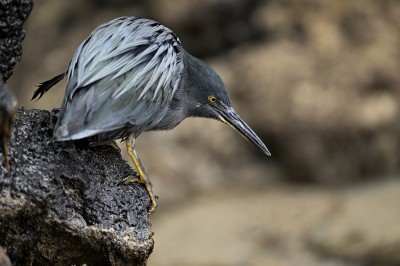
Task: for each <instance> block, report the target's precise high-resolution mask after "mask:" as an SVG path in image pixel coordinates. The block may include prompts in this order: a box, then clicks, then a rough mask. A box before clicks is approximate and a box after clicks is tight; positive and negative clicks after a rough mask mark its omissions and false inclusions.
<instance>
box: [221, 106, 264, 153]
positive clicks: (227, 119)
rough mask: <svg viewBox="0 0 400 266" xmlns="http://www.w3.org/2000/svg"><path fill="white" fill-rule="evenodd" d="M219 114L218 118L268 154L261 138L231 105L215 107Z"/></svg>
mask: <svg viewBox="0 0 400 266" xmlns="http://www.w3.org/2000/svg"><path fill="white" fill-rule="evenodd" d="M215 110H216V111H217V112H218V114H219V119H220V120H221V121H222V122H223V123H225V124H227V125H229V126H230V127H232V128H233V129H235V130H236V131H237V132H239V133H240V135H242V136H243V137H244V138H245V139H247V140H248V141H250V142H251V143H252V144H253V145H254V146H256V147H257V148H258V149H260V150H261V151H262V152H263V153H264V154H266V155H268V156H270V155H271V153H270V152H269V150H268V148H267V147H266V146H265V144H264V143H263V142H262V140H261V139H260V138H259V137H258V136H257V135H256V133H254V131H253V130H252V129H251V128H250V127H249V126H248V125H247V124H246V123H245V122H244V121H243V119H242V118H240V116H239V115H238V114H237V113H236V112H235V110H234V109H233V108H232V107H227V106H224V107H223V108H221V109H220V108H216V109H215Z"/></svg>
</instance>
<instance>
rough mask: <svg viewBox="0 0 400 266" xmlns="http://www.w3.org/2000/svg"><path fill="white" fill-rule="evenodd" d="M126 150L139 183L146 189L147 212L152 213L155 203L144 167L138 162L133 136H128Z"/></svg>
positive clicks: (128, 180)
mask: <svg viewBox="0 0 400 266" xmlns="http://www.w3.org/2000/svg"><path fill="white" fill-rule="evenodd" d="M126 149H127V151H128V154H129V156H130V157H131V160H132V162H133V164H134V165H135V167H136V170H137V172H138V174H139V182H140V183H142V184H143V185H144V187H145V188H146V191H147V194H148V195H149V197H150V202H151V207H150V210H149V212H150V213H152V212H154V211H155V209H156V208H157V202H156V198H155V196H154V193H153V189H152V185H151V182H150V179H149V177H148V176H147V174H146V171H145V169H144V166H143V164H142V162H141V161H140V159H139V156H138V155H137V153H136V150H135V138H134V137H133V135H130V136H129V138H128V140H127V141H126ZM126 181H127V182H128V183H129V182H137V180H131V179H127V180H126Z"/></svg>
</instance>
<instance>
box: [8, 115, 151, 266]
mask: <svg viewBox="0 0 400 266" xmlns="http://www.w3.org/2000/svg"><path fill="white" fill-rule="evenodd" d="M56 113H57V111H52V112H48V111H39V110H30V111H26V110H24V109H21V110H18V111H17V114H16V123H15V125H14V130H13V135H12V139H11V142H10V164H11V173H10V174H6V173H5V172H4V170H1V171H0V213H1V216H0V245H2V246H3V247H5V248H6V250H7V253H8V255H9V256H10V258H11V260H12V261H13V263H15V264H16V265H31V264H34V265H71V264H77V265H82V264H83V263H86V264H88V265H120V264H124V263H125V264H129V265H144V264H145V263H146V261H147V258H148V256H149V255H150V253H151V252H152V248H153V241H152V239H151V236H152V232H151V231H150V224H149V222H148V213H147V206H148V205H149V200H148V196H147V194H146V191H145V190H144V188H143V187H141V186H140V185H138V184H133V185H120V184H119V183H120V181H121V180H123V179H124V178H127V177H131V176H133V175H134V174H135V173H134V171H133V170H132V169H131V168H130V167H129V166H128V164H127V163H126V162H125V161H124V160H123V159H122V158H121V156H120V153H119V151H117V150H115V149H114V148H112V147H96V148H89V147H88V143H87V142H85V141H79V142H78V141H77V142H74V141H69V142H56V141H54V140H53V139H52V129H53V127H54V124H55V122H56Z"/></svg>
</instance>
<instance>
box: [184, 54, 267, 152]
mask: <svg viewBox="0 0 400 266" xmlns="http://www.w3.org/2000/svg"><path fill="white" fill-rule="evenodd" d="M185 68H186V71H185V75H186V77H184V82H185V89H186V91H187V99H188V106H189V107H188V113H189V116H194V117H204V118H211V119H216V120H219V121H221V122H223V123H224V124H227V125H229V126H230V127H232V128H233V129H235V130H236V131H237V132H239V133H240V135H242V136H243V137H244V138H245V139H247V140H248V141H250V142H251V143H252V144H253V145H254V146H256V147H257V148H258V149H260V150H261V151H262V152H263V153H264V154H266V155H271V154H270V152H269V151H268V148H267V147H266V146H265V144H264V143H263V142H262V140H261V139H260V138H259V137H258V136H257V135H256V133H254V131H253V130H252V129H251V128H250V127H249V126H248V125H247V124H246V123H245V122H244V121H243V119H242V118H240V116H239V115H238V114H237V113H236V112H235V110H234V109H233V107H232V101H231V99H230V97H229V93H228V90H227V89H226V87H225V85H224V83H223V82H222V80H221V78H220V77H219V76H218V74H217V73H216V72H215V71H214V70H213V69H212V68H211V67H210V66H208V65H207V64H206V63H204V62H203V61H201V60H200V59H197V58H196V57H193V56H191V55H190V54H189V53H187V52H185Z"/></svg>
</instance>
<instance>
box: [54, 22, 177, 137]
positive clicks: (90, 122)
mask: <svg viewBox="0 0 400 266" xmlns="http://www.w3.org/2000/svg"><path fill="white" fill-rule="evenodd" d="M182 57H183V49H182V47H181V44H180V41H179V39H178V38H177V37H176V35H175V34H174V33H173V32H172V31H171V30H170V29H168V28H166V27H165V26H162V25H161V24H159V23H157V22H155V21H152V20H149V19H142V18H135V17H122V18H118V19H115V20H112V21H110V22H108V23H106V24H103V25H101V26H99V27H98V28H97V29H95V30H94V31H93V32H92V34H91V35H90V36H89V37H88V38H87V39H86V40H85V41H84V42H83V43H82V44H81V45H80V46H79V48H78V49H77V51H76V53H75V55H74V57H73V59H72V60H71V62H70V65H69V67H68V70H67V72H66V75H67V79H68V82H67V89H66V92H65V96H64V100H63V104H62V107H61V110H60V115H59V118H58V121H57V124H56V128H55V131H54V136H55V137H56V138H57V139H59V140H67V139H80V138H85V137H89V136H93V135H99V134H101V135H103V136H105V137H107V134H109V136H108V138H124V137H126V136H127V134H129V133H132V131H133V133H136V134H140V133H141V132H143V131H147V130H149V129H151V128H152V127H154V126H155V125H156V124H157V123H159V121H161V119H162V118H163V117H164V115H165V113H166V112H167V110H168V105H169V103H170V101H171V99H172V97H173V95H174V93H175V91H176V90H177V88H178V86H179V84H180V82H181V77H182V72H183V58H182ZM116 132H119V133H116Z"/></svg>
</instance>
